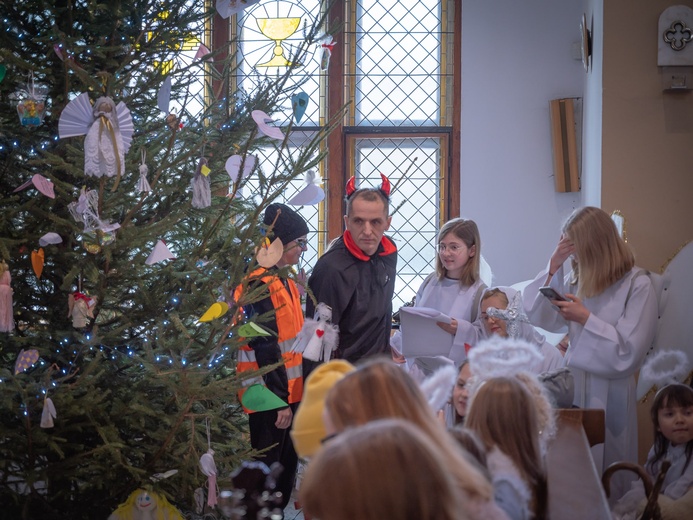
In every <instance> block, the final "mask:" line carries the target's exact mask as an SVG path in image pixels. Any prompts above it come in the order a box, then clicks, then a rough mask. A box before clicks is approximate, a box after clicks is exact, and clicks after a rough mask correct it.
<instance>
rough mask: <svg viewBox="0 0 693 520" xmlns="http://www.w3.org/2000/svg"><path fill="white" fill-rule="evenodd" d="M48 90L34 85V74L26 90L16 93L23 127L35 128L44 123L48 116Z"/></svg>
mask: <svg viewBox="0 0 693 520" xmlns="http://www.w3.org/2000/svg"><path fill="white" fill-rule="evenodd" d="M47 92H48V88H47V87H45V86H43V85H37V84H35V83H34V73H33V72H32V73H31V74H30V75H29V82H28V83H27V85H26V89H20V90H18V91H17V92H15V93H14V99H16V100H17V114H18V115H19V122H20V123H21V124H22V126H29V127H35V126H40V125H41V123H43V116H45V115H46V93H47Z"/></svg>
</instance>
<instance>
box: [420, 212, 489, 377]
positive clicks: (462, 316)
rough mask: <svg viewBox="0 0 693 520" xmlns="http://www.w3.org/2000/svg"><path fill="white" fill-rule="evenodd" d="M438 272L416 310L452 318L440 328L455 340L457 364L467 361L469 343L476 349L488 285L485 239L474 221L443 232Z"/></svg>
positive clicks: (455, 223)
mask: <svg viewBox="0 0 693 520" xmlns="http://www.w3.org/2000/svg"><path fill="white" fill-rule="evenodd" d="M436 250H437V251H438V254H437V255H436V270H435V272H433V273H431V274H430V275H428V277H427V278H426V279H425V280H424V281H423V283H422V284H421V287H419V290H418V292H417V293H416V300H415V304H414V305H415V306H416V307H431V308H433V309H436V310H438V311H440V312H442V313H444V314H447V315H448V316H450V317H451V318H452V321H451V323H442V322H440V323H438V326H439V327H440V328H442V329H443V330H445V331H446V332H448V333H449V334H451V335H452V336H453V344H452V350H451V351H450V353H449V354H448V356H447V357H449V358H450V359H451V360H453V361H454V362H455V363H460V362H462V361H464V360H465V359H466V357H467V355H466V350H465V343H466V344H468V345H474V344H475V343H476V342H477V339H478V337H479V334H480V328H479V327H476V326H474V325H473V322H474V321H476V319H477V313H478V308H479V299H480V298H481V293H482V292H483V290H484V289H485V288H486V285H485V284H484V282H483V281H482V280H481V274H480V269H481V236H480V234H479V228H478V227H477V225H476V223H475V222H474V221H473V220H469V219H463V218H454V219H452V220H449V221H448V222H446V223H445V224H443V226H442V227H441V228H440V232H439V233H438V239H437V243H436Z"/></svg>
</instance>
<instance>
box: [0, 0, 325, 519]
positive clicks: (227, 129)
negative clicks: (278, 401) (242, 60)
mask: <svg viewBox="0 0 693 520" xmlns="http://www.w3.org/2000/svg"><path fill="white" fill-rule="evenodd" d="M227 3H228V2H227ZM201 5H203V3H201V2H192V1H190V2H180V1H173V0H168V1H167V0H163V1H162V0H112V1H110V2H97V1H92V0H72V1H67V0H48V1H44V0H27V1H24V2H3V4H2V6H0V15H1V17H0V19H1V20H2V21H3V31H2V32H1V33H0V39H1V43H0V76H2V80H1V82H0V175H1V177H0V179H1V180H0V208H1V209H0V261H1V262H3V264H4V265H6V266H7V268H6V269H5V267H0V287H2V286H3V285H4V289H0V290H1V291H4V292H0V296H3V295H4V297H7V295H8V292H9V290H8V289H7V283H4V282H3V280H5V281H8V278H9V277H11V282H10V284H11V285H10V287H11V290H12V291H13V294H12V298H13V304H12V306H11V307H9V308H8V305H9V304H8V303H7V299H5V300H4V302H5V303H4V305H5V307H4V311H5V312H6V313H7V312H9V313H10V321H11V322H13V323H11V324H5V327H4V328H5V330H4V331H3V332H0V503H1V504H2V507H3V517H7V518H32V519H37V518H41V519H49V518H71V519H81V518H106V517H107V516H108V515H109V513H110V512H111V511H113V510H114V509H115V507H116V506H117V505H118V504H119V503H120V502H122V501H123V500H124V499H125V498H126V497H127V496H128V495H129V494H130V493H132V492H133V491H134V490H136V489H138V488H139V487H144V488H147V489H150V488H151V489H153V490H155V491H157V492H160V493H163V494H165V495H166V496H167V497H168V499H169V500H170V501H171V502H172V503H174V504H175V505H176V506H177V507H179V508H180V509H181V510H183V511H192V510H193V509H194V498H193V497H194V492H195V490H196V489H198V488H204V487H205V482H206V479H207V477H206V476H205V475H204V474H203V473H202V472H201V471H200V465H199V460H200V457H201V456H202V455H203V454H205V453H206V452H207V451H208V450H209V449H212V450H213V451H214V460H215V463H216V467H217V473H218V475H219V476H218V480H219V481H220V484H221V485H223V484H224V479H225V478H227V476H228V474H229V473H230V471H231V470H232V469H233V468H234V467H237V466H238V464H239V462H240V461H241V460H243V459H246V458H248V457H249V456H250V450H249V445H248V442H247V440H246V438H245V436H244V431H245V417H244V414H243V413H242V410H241V409H240V408H239V405H238V404H237V402H236V398H235V394H236V391H237V390H238V388H239V386H240V385H241V381H240V380H239V378H237V377H236V374H235V371H234V363H233V353H234V352H235V350H236V349H237V348H238V347H239V346H240V344H241V343H242V338H241V336H240V335H239V333H238V328H239V327H240V326H241V325H242V324H243V317H242V313H241V311H240V304H242V303H243V302H234V301H233V299H232V297H231V295H232V294H233V290H234V288H235V287H236V286H238V285H239V284H248V283H249V282H248V279H247V278H246V275H247V273H248V272H249V270H252V269H253V267H254V266H256V265H257V256H256V251H258V248H259V250H260V251H262V250H263V248H264V247H266V245H267V241H266V239H265V238H264V233H266V227H265V226H263V225H261V222H262V213H263V211H264V209H265V208H266V206H267V205H268V204H270V203H271V202H272V201H273V200H275V199H277V198H278V197H285V196H286V195H287V193H288V191H287V190H289V189H290V188H291V187H294V188H293V189H295V186H296V185H297V182H300V179H301V178H302V176H303V175H304V174H305V173H306V172H308V171H309V170H310V169H311V168H315V165H316V164H318V162H319V161H320V159H321V143H322V141H323V140H324V137H325V135H326V133H327V132H328V131H329V127H326V128H325V129H323V130H321V131H319V132H318V135H317V137H316V138H315V139H313V140H312V141H310V143H308V144H306V145H304V146H301V147H298V148H296V147H293V148H291V149H290V148H289V146H288V141H289V140H288V139H276V138H269V137H266V136H263V134H262V133H261V132H260V131H259V130H258V119H257V116H258V113H255V115H256V119H253V112H254V111H262V112H264V113H266V114H275V113H279V114H280V116H279V118H280V122H282V123H286V125H288V123H289V121H288V120H286V119H287V118H286V117H283V116H286V114H287V112H288V113H289V114H290V108H289V110H288V111H287V110H286V108H287V106H288V107H290V106H291V105H290V103H291V102H290V99H291V94H292V92H293V91H294V90H295V88H296V83H295V82H294V83H291V82H288V78H290V77H291V74H292V73H293V72H294V70H295V68H296V67H300V66H301V64H302V63H303V62H304V60H305V59H307V58H306V56H305V54H306V52H307V51H308V49H310V48H311V46H313V44H314V43H315V42H316V34H317V33H318V31H319V27H320V23H321V22H320V23H318V24H316V26H315V27H304V28H303V37H304V42H303V44H302V45H301V46H299V47H298V48H295V47H293V48H292V49H291V52H292V55H291V59H290V60H288V61H289V63H288V66H286V67H283V68H281V73H274V75H267V76H262V75H258V78H256V81H255V82H254V87H253V88H252V89H250V90H248V89H246V90H245V91H241V90H240V89H237V90H233V88H232V85H233V84H234V82H233V81H232V78H233V77H234V74H235V72H236V70H235V68H234V66H233V63H235V61H234V60H233V56H228V57H227V56H226V55H227V49H226V48H224V49H211V52H210V51H208V49H207V47H205V46H204V45H203V44H202V42H203V40H204V37H203V35H204V31H205V28H206V27H209V24H210V21H211V19H212V18H213V16H214V10H213V8H212V9H209V10H205V9H203V8H202V7H201ZM183 58H186V59H183ZM275 70H277V69H275ZM168 89H170V94H169V92H168ZM90 111H91V114H90ZM18 116H19V117H18ZM85 117H86V118H87V120H86V121H85V120H84V118H85ZM259 121H260V123H261V124H262V123H263V122H264V117H263V116H262V114H260V116H259ZM275 130H278V129H275ZM278 131H280V132H281V130H278ZM80 132H81V134H80ZM85 133H86V135H85V136H84V135H82V134H85ZM270 133H271V132H270ZM267 148H269V149H271V150H273V151H274V153H273V157H276V160H275V161H273V162H272V163H270V164H267V162H266V161H264V162H263V160H262V159H260V160H258V161H257V164H255V165H254V167H253V168H252V173H251V174H250V175H249V176H247V177H246V176H245V175H243V174H242V173H241V172H243V171H245V169H250V167H251V166H253V164H254V157H261V154H260V152H259V151H258V150H260V149H267ZM232 155H236V156H237V157H235V158H234V159H233V160H230V159H229V158H230V157H231V156H232ZM85 172H86V173H87V174H88V175H85ZM297 179H299V181H297ZM248 183H252V185H253V186H254V191H253V192H252V193H245V196H241V194H242V193H243V192H244V187H245V188H246V190H245V191H246V192H247V191H248V187H247V186H246V184H248ZM18 188H21V189H19V190H18ZM7 273H9V277H8V274H7ZM283 274H284V275H286V276H292V273H290V272H288V271H286V272H283ZM263 287H264V286H262V285H261V284H260V285H257V284H253V283H251V284H250V285H249V287H248V289H247V290H246V291H244V294H245V298H247V300H246V301H250V300H252V299H257V298H260V297H263V296H264V293H263V290H264V289H263ZM2 305H3V300H0V316H1V315H2V312H3V308H2ZM200 318H203V319H202V320H200ZM0 321H1V320H0ZM261 321H262V317H260V318H258V322H259V323H261ZM250 375H252V374H249V376H250ZM53 411H55V414H52V413H51V412H53ZM164 475H168V476H167V478H164ZM205 492H206V491H205ZM198 494H199V492H198Z"/></svg>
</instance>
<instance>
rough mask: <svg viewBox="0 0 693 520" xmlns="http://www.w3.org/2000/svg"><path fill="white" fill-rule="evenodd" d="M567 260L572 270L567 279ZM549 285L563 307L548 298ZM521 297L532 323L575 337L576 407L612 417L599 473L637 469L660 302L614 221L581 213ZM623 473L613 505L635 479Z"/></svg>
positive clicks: (598, 453)
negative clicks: (644, 385)
mask: <svg viewBox="0 0 693 520" xmlns="http://www.w3.org/2000/svg"><path fill="white" fill-rule="evenodd" d="M569 258H570V260H571V262H570V264H571V267H572V270H571V271H570V272H569V273H564V270H563V269H564V268H563V264H564V262H566V260H568V259H569ZM544 285H550V286H551V287H552V288H553V289H555V290H556V291H557V292H558V293H559V294H561V295H563V296H564V297H565V300H564V301H559V300H555V299H551V300H550V299H548V298H547V297H545V296H543V295H542V294H541V293H540V291H539V288H540V287H541V286H544ZM523 296H524V305H525V310H526V312H527V315H528V317H529V319H530V320H531V321H532V323H533V324H535V325H537V326H539V327H542V328H544V329H546V330H548V331H552V332H561V331H564V332H565V331H566V329H567V332H568V334H569V335H570V346H569V347H568V350H567V352H566V354H565V366H567V367H568V368H569V369H570V371H571V373H572V374H573V376H574V378H575V402H574V404H575V405H577V406H579V407H583V408H601V409H603V410H605V412H606V439H605V442H604V444H603V445H598V446H595V447H594V448H593V449H592V454H593V456H594V459H595V464H596V466H597V469H598V471H600V472H601V471H603V470H604V469H606V467H608V466H609V465H610V464H611V463H613V462H617V461H628V462H634V463H637V455H638V453H637V444H638V442H637V441H638V438H637V422H636V417H637V414H636V408H635V407H636V396H635V372H637V371H638V369H639V368H640V365H641V364H642V362H643V359H644V357H645V354H646V353H647V350H648V348H649V347H650V345H651V344H652V341H653V339H654V334H655V330H656V323H657V298H656V294H655V291H654V288H653V287H652V283H651V282H650V279H649V277H648V276H646V273H645V271H643V270H642V269H639V268H637V267H635V260H634V256H633V253H632V252H631V250H630V249H629V247H628V245H627V244H626V243H625V242H624V240H623V239H622V238H621V237H620V235H619V234H618V231H617V229H616V226H615V224H614V222H613V221H612V220H611V217H610V216H609V215H608V214H607V213H606V212H605V211H603V210H601V209H599V208H595V207H589V206H588V207H583V208H579V209H577V210H575V211H574V212H573V214H572V215H571V216H570V217H568V220H567V221H566V222H565V224H564V225H563V229H562V234H561V238H560V240H559V242H558V245H557V246H556V249H555V250H554V252H553V254H552V255H551V258H550V260H549V263H548V266H547V268H546V269H544V270H543V271H541V272H540V273H539V274H538V275H537V277H536V278H535V279H534V281H533V282H531V283H530V284H529V285H528V286H527V287H526V288H525V289H524V290H523ZM602 450H603V453H602ZM621 473H622V474H621V475H616V476H615V477H616V478H615V479H614V481H613V482H612V494H611V497H610V499H611V500H617V499H618V498H619V497H620V496H621V495H622V494H623V492H625V491H626V490H627V488H628V485H629V480H630V479H631V477H630V476H629V475H625V474H623V473H625V472H621Z"/></svg>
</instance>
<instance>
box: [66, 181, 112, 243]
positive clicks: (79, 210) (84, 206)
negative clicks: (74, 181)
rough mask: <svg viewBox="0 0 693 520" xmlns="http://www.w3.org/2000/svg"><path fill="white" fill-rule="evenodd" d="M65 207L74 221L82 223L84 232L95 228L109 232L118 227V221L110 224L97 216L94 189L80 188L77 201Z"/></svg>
mask: <svg viewBox="0 0 693 520" xmlns="http://www.w3.org/2000/svg"><path fill="white" fill-rule="evenodd" d="M67 209H68V210H69V211H70V214H71V215H72V218H74V219H75V222H81V223H82V224H84V232H85V233H90V232H91V231H94V230H96V229H100V230H101V231H103V232H104V233H110V232H111V231H115V230H116V229H118V228H119V227H120V224H118V223H115V224H112V223H110V222H108V221H104V220H101V218H99V192H98V191H96V190H87V189H86V188H82V190H81V191H80V193H79V198H78V199H77V202H71V203H70V204H68V205H67Z"/></svg>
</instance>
